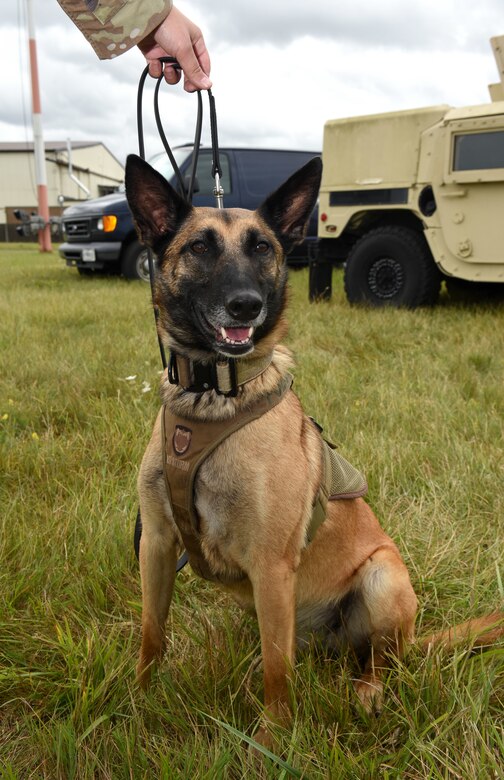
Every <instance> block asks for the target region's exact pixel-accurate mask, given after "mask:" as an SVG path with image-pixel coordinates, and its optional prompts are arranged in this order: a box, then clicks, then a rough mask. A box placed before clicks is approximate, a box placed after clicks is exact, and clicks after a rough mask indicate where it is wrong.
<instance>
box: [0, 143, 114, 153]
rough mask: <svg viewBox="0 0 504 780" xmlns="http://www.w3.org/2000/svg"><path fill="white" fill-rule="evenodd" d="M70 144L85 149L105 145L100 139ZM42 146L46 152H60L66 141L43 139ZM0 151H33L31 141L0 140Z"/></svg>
mask: <svg viewBox="0 0 504 780" xmlns="http://www.w3.org/2000/svg"><path fill="white" fill-rule="evenodd" d="M71 144H72V149H85V148H86V147H89V146H105V144H103V143H102V142H101V141H71ZM44 147H45V151H46V152H62V151H65V150H66V148H67V142H66V141H45V142H44ZM105 148H107V147H105ZM0 152H33V141H0Z"/></svg>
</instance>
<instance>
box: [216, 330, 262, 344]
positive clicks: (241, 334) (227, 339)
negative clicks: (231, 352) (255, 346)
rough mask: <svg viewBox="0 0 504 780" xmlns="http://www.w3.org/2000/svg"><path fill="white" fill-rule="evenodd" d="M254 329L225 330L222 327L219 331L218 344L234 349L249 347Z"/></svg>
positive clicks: (217, 334)
mask: <svg viewBox="0 0 504 780" xmlns="http://www.w3.org/2000/svg"><path fill="white" fill-rule="evenodd" d="M253 335H254V328H252V327H250V328H224V327H223V326H222V325H221V327H220V328H219V329H218V330H217V329H216V337H217V342H218V343H220V344H228V345H229V346H233V347H247V346H249V344H250V343H251V341H252V336H253Z"/></svg>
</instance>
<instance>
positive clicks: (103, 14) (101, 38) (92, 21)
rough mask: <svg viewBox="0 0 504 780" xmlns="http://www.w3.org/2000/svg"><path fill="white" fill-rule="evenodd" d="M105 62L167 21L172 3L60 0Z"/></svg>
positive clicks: (164, 0) (118, 0) (128, 0)
mask: <svg viewBox="0 0 504 780" xmlns="http://www.w3.org/2000/svg"><path fill="white" fill-rule="evenodd" d="M58 2H59V4H60V6H61V7H62V8H63V10H64V11H65V13H66V14H68V16H69V17H70V19H71V20H72V21H73V22H74V24H76V25H77V27H78V28H79V30H80V31H81V32H82V34H83V35H84V36H85V38H86V39H87V40H88V41H89V43H90V44H91V46H92V47H93V49H94V50H95V52H96V53H97V55H98V57H99V58H100V59H101V60H109V59H112V58H113V57H117V56H118V55H119V54H123V52H125V51H127V50H128V49H131V47H132V46H135V45H136V44H137V43H139V42H140V41H141V40H142V39H143V38H145V36H146V35H148V34H149V33H150V32H152V30H154V29H155V28H156V27H157V26H158V25H159V24H161V22H162V21H163V20H164V19H166V17H167V16H168V14H169V13H170V11H171V8H172V0H58Z"/></svg>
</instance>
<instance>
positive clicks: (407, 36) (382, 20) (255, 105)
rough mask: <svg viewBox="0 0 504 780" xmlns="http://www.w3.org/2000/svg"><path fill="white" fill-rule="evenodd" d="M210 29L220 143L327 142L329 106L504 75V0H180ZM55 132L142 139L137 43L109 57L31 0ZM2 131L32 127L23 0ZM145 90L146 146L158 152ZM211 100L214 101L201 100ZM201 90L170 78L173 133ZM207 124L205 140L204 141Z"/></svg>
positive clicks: (410, 99)
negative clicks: (499, 45) (495, 45)
mask: <svg viewBox="0 0 504 780" xmlns="http://www.w3.org/2000/svg"><path fill="white" fill-rule="evenodd" d="M176 4H177V5H178V7H179V8H180V10H181V11H182V12H183V13H185V14H186V15H187V16H189V17H190V18H191V19H193V20H194V21H195V22H196V23H198V24H199V25H200V27H201V28H202V30H203V32H204V35H205V39H206V41H207V45H208V48H209V50H210V54H211V58H212V73H211V76H212V80H213V83H214V87H213V92H214V95H215V98H216V103H217V112H218V120H219V122H218V126H219V140H220V142H221V145H225V144H228V145H229V144H236V145H241V146H244V145H251V146H262V147H266V146H271V147H275V148H282V147H283V148H289V149H295V148H298V149H309V150H318V149H320V148H321V144H322V130H323V124H324V121H325V120H326V119H333V118H336V117H344V116H354V115H358V114H368V113H375V112H381V111H393V110H398V109H404V108H414V107H419V106H425V105H434V104H439V103H448V104H450V105H454V106H461V105H471V104H477V103H484V102H487V101H488V99H489V98H488V89H487V85H488V83H490V82H492V81H497V80H498V75H497V69H496V65H495V63H494V60H493V56H492V52H491V48H490V45H489V38H490V36H492V35H499V34H503V33H504V6H503V3H502V0H477V2H475V1H474V0H381V2H376V1H375V0H310V2H297V3H294V2H292V0H254V1H253V2H252V0H199V2H184V1H183V0H181V1H180V2H178V3H176ZM33 5H34V8H35V14H36V16H35V23H36V31H37V50H38V61H39V71H40V84H41V95H42V112H43V128H44V137H45V139H46V140H48V141H54V140H65V139H66V138H71V139H72V140H96V141H102V142H103V143H104V144H105V145H106V146H107V147H108V148H109V149H110V151H111V152H112V153H113V154H115V155H116V157H118V158H119V160H121V162H123V161H124V158H125V156H126V154H128V152H130V151H137V148H138V147H137V137H136V119H135V111H136V89H137V84H138V79H139V76H140V73H141V71H142V69H143V65H144V60H143V57H142V56H141V54H140V52H139V51H138V50H137V49H135V50H132V51H130V52H127V53H126V54H124V55H122V56H120V57H118V58H117V59H115V60H111V61H107V62H100V61H99V60H98V58H97V57H96V55H95V53H94V51H93V50H92V48H91V47H90V45H89V44H88V43H87V42H86V41H85V39H84V37H83V36H82V35H81V33H80V32H79V31H78V30H77V28H76V27H74V25H73V24H72V22H71V21H70V20H69V19H68V17H67V16H66V15H65V14H64V12H63V11H62V10H61V8H60V7H59V5H58V3H57V2H56V0H33ZM0 41H1V46H0V72H1V74H2V75H1V80H2V100H1V103H0V141H25V140H30V141H31V140H32V129H31V118H30V111H31V96H30V95H31V93H30V83H29V67H28V43H27V31H26V14H25V0H12V1H11V2H9V3H7V2H4V4H3V7H2V14H1V19H0ZM152 84H153V82H152V81H151V82H150V90H149V91H148V92H147V95H146V112H145V122H146V151H147V156H150V155H151V154H154V153H155V152H157V151H159V150H160V149H161V148H162V147H161V143H160V141H159V140H158V138H157V135H156V132H155V126H154V122H153V119H152V111H151V95H152ZM206 103H207V101H205V109H206V108H207V105H206ZM195 111H196V97H195V96H191V95H187V94H186V93H184V91H183V89H182V88H181V87H180V86H178V87H175V88H173V87H171V88H170V87H167V86H166V87H165V89H162V116H163V119H164V126H165V132H166V134H167V136H168V138H169V140H170V142H173V144H177V143H182V142H184V141H188V140H191V138H192V136H193V132H194V130H193V124H194V118H195ZM208 137H209V136H208V133H207V134H206V135H204V140H205V141H208Z"/></svg>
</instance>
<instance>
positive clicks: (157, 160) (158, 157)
mask: <svg viewBox="0 0 504 780" xmlns="http://www.w3.org/2000/svg"><path fill="white" fill-rule="evenodd" d="M172 152H173V156H174V158H175V162H176V163H177V165H178V167H179V168H182V165H183V164H184V162H185V161H186V160H187V159H188V158H189V157H190V156H191V154H192V147H188V146H184V147H179V148H178V149H177V148H175V149H172ZM149 163H150V165H152V167H153V168H155V169H156V171H159V173H160V174H161V176H164V177H165V179H167V180H168V181H171V179H172V178H173V176H174V175H175V171H174V170H173V167H172V164H171V162H170V161H169V159H168V155H167V154H166V152H159V154H155V155H154V157H151V159H150V160H149Z"/></svg>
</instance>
